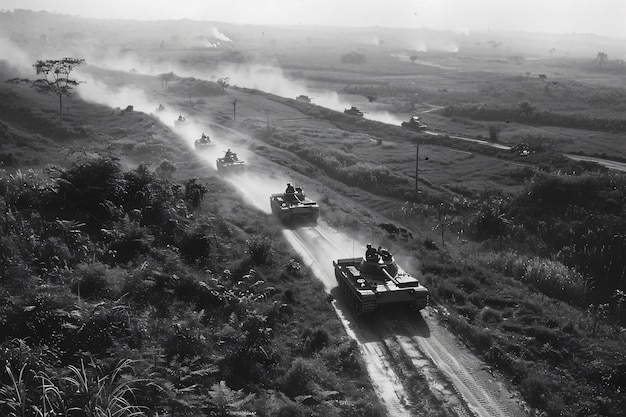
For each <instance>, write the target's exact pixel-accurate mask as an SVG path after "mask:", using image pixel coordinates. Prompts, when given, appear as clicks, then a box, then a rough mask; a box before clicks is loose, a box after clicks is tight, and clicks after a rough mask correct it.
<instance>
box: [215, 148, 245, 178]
mask: <svg viewBox="0 0 626 417" xmlns="http://www.w3.org/2000/svg"><path fill="white" fill-rule="evenodd" d="M215 163H216V165H217V172H219V173H220V174H228V173H235V172H244V171H245V170H246V163H245V161H242V160H241V159H239V158H238V157H237V154H236V153H235V152H231V151H230V149H229V150H227V151H226V153H225V154H224V157H223V158H217V160H216V161H215Z"/></svg>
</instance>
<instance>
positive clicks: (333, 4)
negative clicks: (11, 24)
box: [0, 0, 626, 39]
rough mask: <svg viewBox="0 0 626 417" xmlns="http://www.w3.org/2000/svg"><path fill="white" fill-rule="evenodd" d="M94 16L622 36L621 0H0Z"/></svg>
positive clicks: (625, 9) (625, 22) (625, 29)
mask: <svg viewBox="0 0 626 417" xmlns="http://www.w3.org/2000/svg"><path fill="white" fill-rule="evenodd" d="M0 9H2V10H13V9H31V10H47V11H56V12H58V13H64V14H71V15H80V16H87V17H99V18H126V19H140V20H160V19H182V18H189V19H194V20H210V21H218V22H229V23H258V24H298V25H330V26H386V27H404V28H420V27H428V28H431V29H452V30H456V31H461V32H465V31H473V30H502V29H505V30H514V31H518V30H520V31H540V32H550V33H595V34H598V35H603V36H610V37H620V38H625V39H626V0H98V1H93V0H0Z"/></svg>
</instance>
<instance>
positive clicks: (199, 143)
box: [193, 133, 215, 151]
mask: <svg viewBox="0 0 626 417" xmlns="http://www.w3.org/2000/svg"><path fill="white" fill-rule="evenodd" d="M193 145H194V147H195V148H196V151H204V150H207V149H210V148H212V147H213V146H215V143H213V142H212V141H211V138H209V137H208V136H207V135H205V134H204V133H203V134H202V136H201V137H200V139H196V141H195V142H194V144H193Z"/></svg>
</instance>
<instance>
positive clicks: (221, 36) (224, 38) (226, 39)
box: [212, 27, 232, 42]
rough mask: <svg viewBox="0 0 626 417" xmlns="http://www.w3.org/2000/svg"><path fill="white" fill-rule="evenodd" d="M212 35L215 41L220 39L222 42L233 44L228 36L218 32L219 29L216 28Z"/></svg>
mask: <svg viewBox="0 0 626 417" xmlns="http://www.w3.org/2000/svg"><path fill="white" fill-rule="evenodd" d="M212 35H213V37H214V38H215V39H219V40H220V41H224V42H232V41H231V40H230V38H229V37H228V36H226V35H224V34H223V33H222V32H220V31H219V30H217V28H215V27H214V28H213V30H212Z"/></svg>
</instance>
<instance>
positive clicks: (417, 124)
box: [402, 116, 428, 130]
mask: <svg viewBox="0 0 626 417" xmlns="http://www.w3.org/2000/svg"><path fill="white" fill-rule="evenodd" d="M402 127H406V128H408V129H414V130H423V129H427V128H428V126H426V125H425V124H424V123H422V121H421V120H420V118H419V116H413V117H411V120H409V121H408V122H402Z"/></svg>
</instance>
